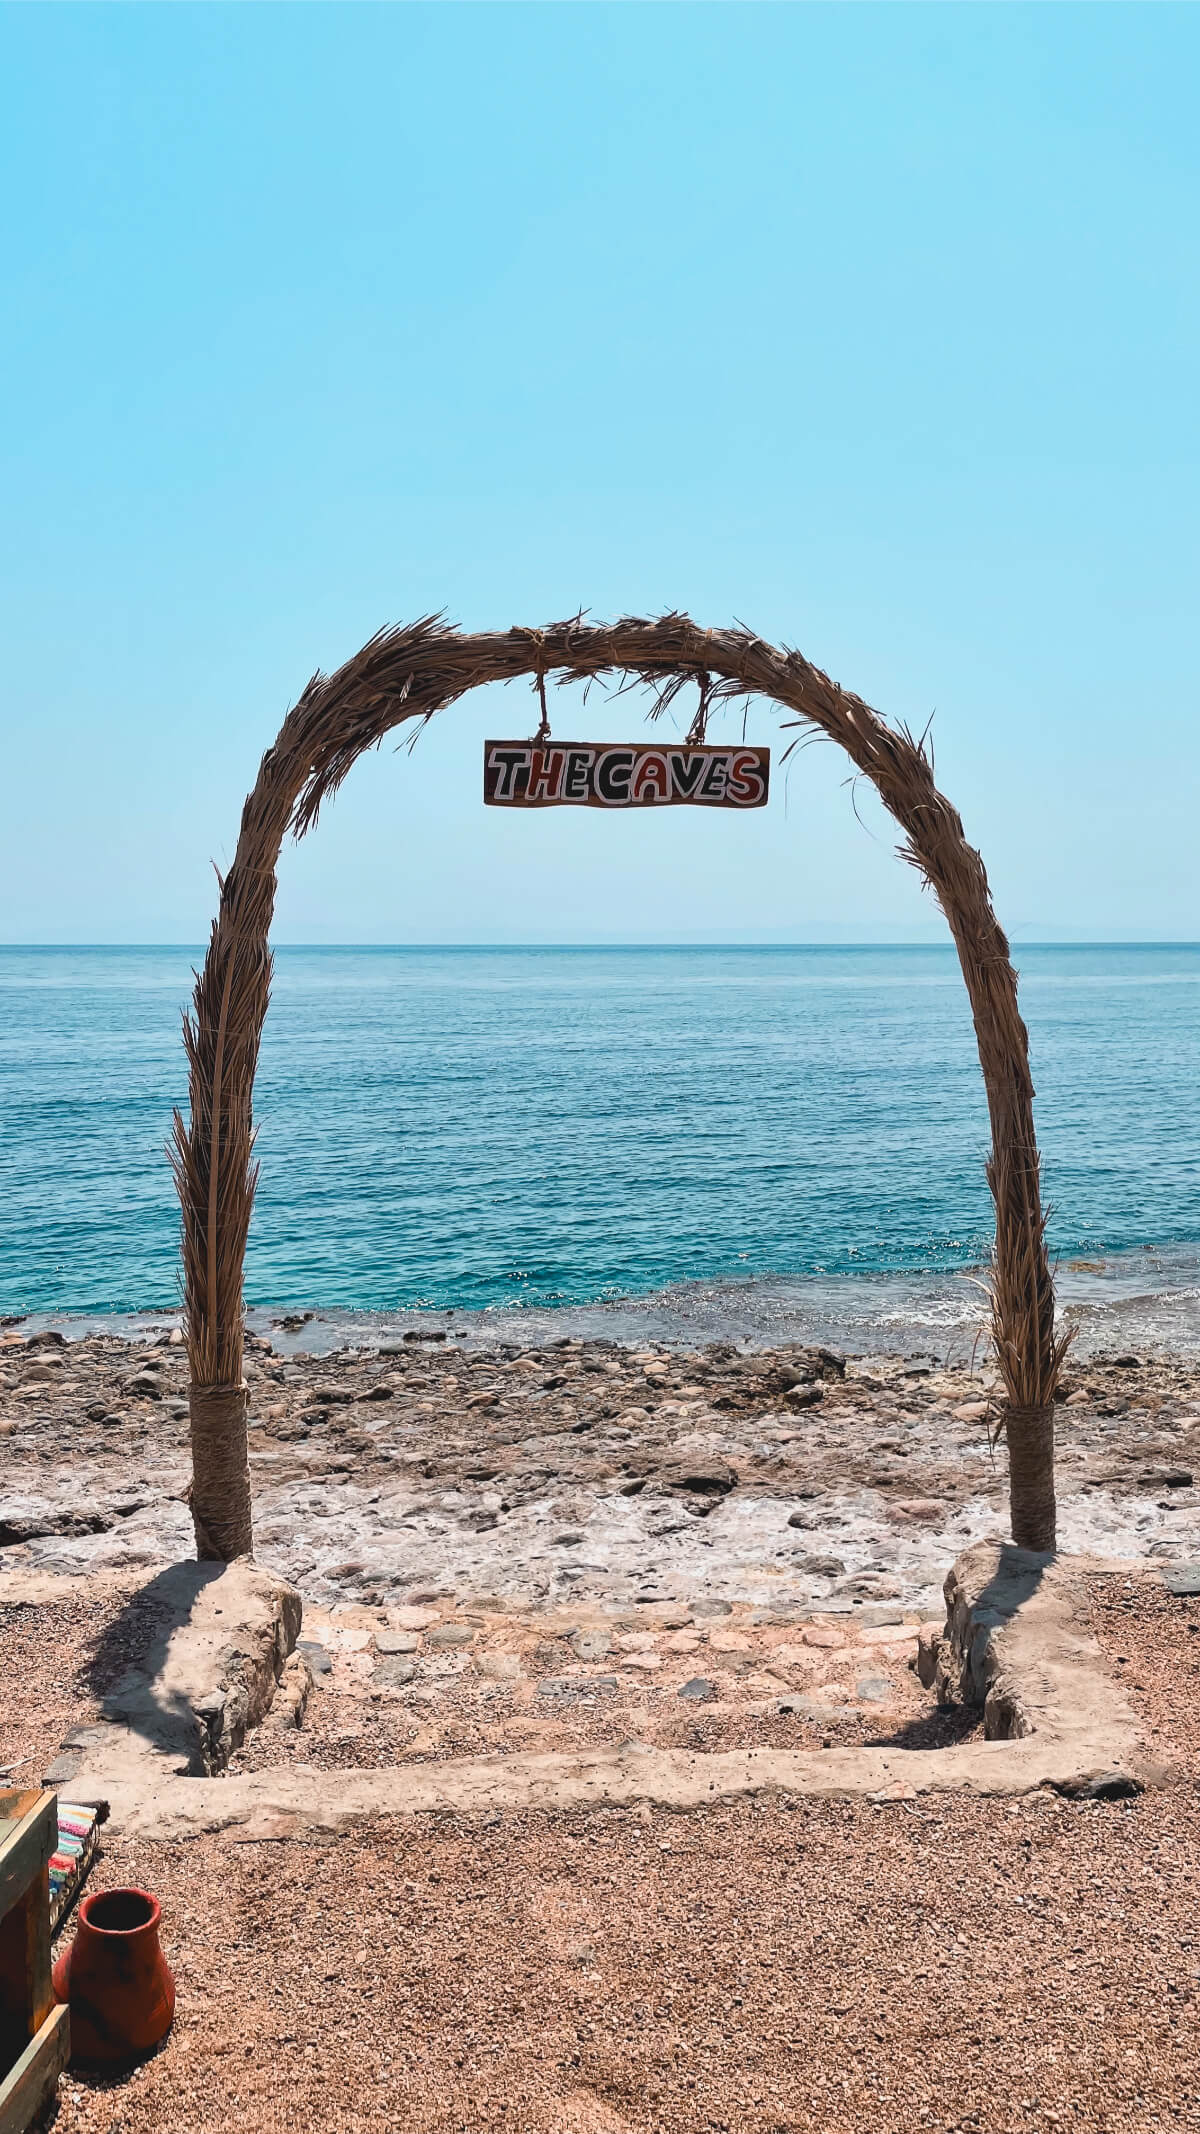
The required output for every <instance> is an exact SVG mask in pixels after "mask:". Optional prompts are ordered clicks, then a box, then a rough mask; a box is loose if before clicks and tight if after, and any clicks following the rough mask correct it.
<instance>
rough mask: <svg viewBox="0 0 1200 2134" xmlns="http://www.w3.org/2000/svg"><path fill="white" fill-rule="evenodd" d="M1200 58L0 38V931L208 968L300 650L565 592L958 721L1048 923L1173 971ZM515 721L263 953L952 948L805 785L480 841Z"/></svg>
mask: <svg viewBox="0 0 1200 2134" xmlns="http://www.w3.org/2000/svg"><path fill="white" fill-rule="evenodd" d="M1198 63H1200V11H1197V10H1196V9H1194V8H1186V7H1185V8H1175V7H1172V6H1153V7H1151V6H1145V5H1141V4H1139V5H1136V6H1133V7H1124V6H1120V5H1114V6H1106V7H1073V6H1040V5H1039V6H1033V7H1023V6H1007V7H1000V8H992V7H990V6H986V5H981V6H969V7H966V6H964V7H945V6H935V7H932V8H925V7H922V6H905V5H889V6H884V7H880V8H877V7H874V6H871V5H863V6H833V7H822V6H812V7H791V6H786V5H779V6H766V7H759V6H756V5H736V6H720V5H711V6H693V5H672V6H662V7H660V6H657V5H653V4H649V5H647V4H639V5H625V6H616V7H607V6H589V5H576V6H531V7H524V6H516V7H510V6H506V5H502V4H500V5H485V6H472V5H442V6H434V7H423V6H403V7H390V6H368V7H363V8H359V7H357V6H354V5H339V6H333V7H323V6H319V5H316V6H305V7H299V8H293V7H291V6H288V5H273V6H264V7H259V6H254V5H242V6H238V7H235V8H226V7H222V6H207V7H202V8H194V7H191V6H187V5H180V6H172V7H154V6H139V7H97V8H82V9H78V8H75V7H73V6H70V5H60V6H54V7H24V6H18V7H14V8H9V9H8V10H6V11H5V12H4V13H3V15H2V16H0V164H2V166H3V195H2V197H3V200H4V210H3V256H4V271H3V277H2V299H0V300H2V302H3V305H4V310H5V318H4V320H3V332H2V334H0V370H2V374H3V386H4V409H5V420H4V422H3V425H2V426H0V493H2V494H3V497H4V509H3V513H2V515H0V541H2V542H3V549H4V554H3V567H2V570H0V601H2V604H3V631H4V648H5V649H4V662H3V679H2V681H0V691H2V700H0V727H2V734H0V738H2V740H3V761H4V765H5V774H4V777H3V780H2V782H0V892H2V895H0V938H3V939H7V940H10V941H21V940H25V941H32V940H46V941H54V940H61V941H70V940H75V941H78V940H97V941H99V940H114V941H138V940H156V941H169V940H182V941H195V940H198V939H200V938H201V937H202V936H203V934H204V933H205V931H206V930H207V925H208V921H209V918H210V916H211V911H212V906H213V897H214V886H215V885H214V882H213V877H212V872H211V867H210V861H211V860H213V859H215V860H216V861H218V863H223V862H224V861H226V860H227V859H228V858H229V856H230V854H231V851H232V842H233V838H234V835H235V832H236V824H237V818H238V813H239V809H240V806H241V801H242V797H243V794H244V792H245V789H246V786H247V784H248V783H249V782H250V780H251V778H252V777H253V773H254V768H255V765H256V762H257V759H258V756H259V755H260V753H261V752H262V749H263V748H264V747H265V746H266V745H267V744H268V742H269V741H270V739H271V737H272V735H273V733H274V730H275V728H276V726H277V724H278V722H279V719H280V718H281V717H282V715H283V712H284V711H285V709H286V707H287V705H288V704H289V702H290V701H291V700H292V699H293V698H294V697H295V695H296V693H297V692H298V690H299V689H300V688H301V687H302V686H303V684H304V682H305V680H306V679H307V677H308V676H309V675H310V674H311V673H312V671H313V670H314V669H315V668H317V667H330V666H333V665H336V664H337V662H338V661H339V660H341V659H343V658H344V657H346V656H347V655H348V654H349V653H350V652H352V651H353V650H354V649H355V648H356V647H357V645H358V644H359V643H360V642H361V641H362V640H363V639H364V638H365V637H366V636H368V635H369V634H370V633H371V632H372V631H373V630H374V629H376V628H377V627H378V626H379V625H380V624H381V623H383V622H386V621H390V620H397V619H401V618H404V617H406V616H410V615H413V614H416V613H418V612H421V611H424V610H426V609H429V608H441V607H444V608H446V609H448V610H449V612H450V613H451V615H452V616H453V617H454V618H455V619H456V620H458V621H460V622H461V623H462V624H463V625H464V626H466V627H483V626H489V627H490V626H495V625H504V624H507V623H509V622H517V621H519V622H523V623H537V622H540V621H543V620H546V619H549V618H551V617H555V616H559V615H562V614H565V613H569V612H571V611H573V610H574V609H575V608H576V607H578V606H580V605H583V606H585V607H587V608H589V609H590V610H591V611H592V612H593V613H594V614H596V615H600V616H603V615H607V614H612V613H615V612H619V611H625V612H627V611H631V610H632V611H638V612H643V613H644V612H648V611H653V610H655V609H658V608H661V607H666V606H672V605H679V606H683V607H687V608H689V609H690V610H691V611H692V612H693V613H694V614H695V615H696V616H697V617H698V619H700V620H702V621H703V622H706V623H716V622H723V621H725V620H727V619H728V618H730V617H731V616H735V615H736V616H738V617H741V618H743V619H744V620H746V621H748V622H750V623H752V624H753V626H754V627H755V628H756V629H757V630H759V631H760V632H761V633H762V634H764V635H766V636H770V637H775V638H782V639H786V640H787V641H788V642H790V643H794V644H798V645H799V646H800V647H801V648H802V649H803V650H804V651H805V652H806V653H807V654H808V655H809V656H810V657H812V658H814V659H816V660H817V661H819V662H820V663H821V664H822V665H824V666H825V667H827V668H828V669H829V670H830V671H831V672H832V673H834V674H835V675H837V676H838V678H839V679H840V680H842V681H844V682H845V683H846V684H847V685H849V686H850V687H852V688H855V689H857V690H859V691H860V692H861V693H862V694H864V695H866V696H867V697H869V698H870V700H871V701H872V702H873V703H875V704H876V705H877V706H878V707H879V708H880V709H881V710H882V711H883V712H884V713H885V714H887V715H889V716H892V717H895V718H898V719H905V720H908V721H909V722H916V723H919V725H921V726H924V724H925V722H926V719H927V718H928V716H929V714H930V712H936V719H935V725H934V735H935V739H936V744H937V764H938V772H939V776H940V779H941V781H942V783H943V784H944V786H945V788H946V789H947V790H948V791H949V792H950V794H951V795H952V797H953V798H954V799H955V800H956V801H957V803H958V804H959V806H960V807H961V809H962V811H963V814H964V816H965V819H966V822H967V827H968V830H969V832H970V834H971V835H972V836H973V838H974V839H975V840H976V841H977V842H978V843H979V845H980V846H981V848H982V850H983V852H984V855H985V858H986V859H987V862H988V865H989V869H990V872H991V875H992V879H993V885H994V889H995V893H996V898H997V903H998V906H999V909H1000V912H1001V916H1002V917H1003V918H1004V920H1005V921H1006V923H1008V924H1009V926H1010V927H1011V929H1012V930H1013V932H1014V934H1016V935H1017V936H1018V937H1019V936H1022V935H1025V936H1029V935H1036V934H1040V935H1042V936H1043V937H1045V936H1050V937H1052V938H1070V937H1078V936H1087V935H1091V936H1092V937H1099V938H1113V937H1137V936H1145V937H1150V938H1160V939H1161V938H1192V939H1194V938H1196V937H1197V936H1200V857H1198V854H1200V839H1198V838H1197V836H1196V834H1195V821H1194V816H1195V809H1196V797H1197V793H1198V791H1200V777H1198V771H1200V760H1198V759H1200V718H1198V710H1200V702H1198V698H1200V692H1198V689H1197V680H1198V672H1200V655H1198V651H1197V629H1196V584H1197V560H1198V559H1197V506H1196V495H1197V460H1198V451H1197V443H1198V437H1197V431H1198V424H1197V400H1198V396H1197V390H1196V380H1197V378H1198V377H1200V349H1198V346H1197V342H1198V338H1200V337H1198V332H1197V326H1198V310H1200V298H1198V291H1200V276H1198V274H1197V257H1196V255H1197V249H1198V244H1200V236H1198V233H1200V200H1198V198H1197V194H1198V190H1200V188H1198V185H1197V176H1198V166H1200V140H1198V135H1197V129H1196V126H1195V123H1194V120H1195V113H1194V96H1195V83H1196V79H1197V68H1198ZM554 709H555V716H556V726H557V729H558V731H560V732H562V733H568V732H572V731H573V732H575V733H577V734H579V733H587V734H588V735H609V736H612V737H614V738H616V737H624V736H625V735H626V734H627V732H628V731H629V730H631V728H635V727H636V721H635V720H634V718H633V713H632V707H631V706H630V703H629V700H628V699H626V700H623V702H622V703H621V704H620V705H615V706H611V707H608V708H603V707H598V706H597V702H596V699H595V697H593V699H592V700H591V703H590V705H589V709H588V712H587V714H583V713H581V712H579V711H578V710H577V709H574V708H571V707H569V706H568V705H567V704H565V703H562V702H559V703H556V704H555V707H554ZM530 725H531V710H530V705H529V702H528V699H527V698H526V697H525V696H524V695H523V694H520V695H518V694H515V693H512V692H510V693H508V694H502V695H500V696H499V697H498V698H497V697H496V696H493V697H491V698H490V699H489V698H488V697H487V696H486V695H483V694H481V695H478V696H476V697H475V698H474V699H471V700H469V701H468V703H467V704H466V705H464V706H462V707H460V708H458V709H456V710H454V711H453V712H451V713H450V714H448V715H447V717H446V718H445V719H444V720H442V721H440V722H438V723H437V724H436V725H435V727H434V728H433V729H431V730H430V732H429V733H428V734H427V735H426V736H425V738H424V739H423V740H422V742H421V744H420V747H419V749H418V751H417V752H416V754H415V755H414V756H412V757H409V756H407V755H400V756H396V755H394V754H392V753H390V752H385V753H384V754H383V755H382V756H381V757H378V758H376V757H372V758H370V759H368V760H367V761H366V762H365V763H363V764H362V765H360V766H359V767H358V768H357V770H356V772H355V773H354V775H353V776H352V778H351V780H350V782H349V784H348V785H347V787H346V789H345V790H344V792H343V793H342V795H341V796H340V798H339V799H338V801H337V803H336V805H335V806H334V807H333V808H331V810H330V811H329V813H328V815H327V816H326V817H325V818H324V819H323V821H322V823H321V826H320V828H319V830H318V831H317V833H316V834H315V835H314V836H313V837H312V838H311V839H309V840H308V841H307V842H306V843H305V845H304V846H303V847H301V848H300V849H299V850H298V851H295V852H293V853H291V854H289V855H288V856H287V858H286V859H285V863H284V868H283V873H282V878H281V895H280V903H279V914H278V927H277V937H278V938H279V939H280V940H293V941H297V940H300V941H338V940H361V941H389V940H392V941H405V940H417V941H420V940H425V941H429V940H438V939H446V940H476V941H478V940H519V939H558V940H569V939H583V940H588V939H612V940H623V939H627V940H637V939H655V940H672V939H683V940H727V939H732V940H736V939H751V940H753V939H766V940H780V939H782V940H788V939H796V940H805V939H823V938H831V937H832V938H838V937H847V936H848V937H851V938H854V937H857V938H863V939H886V938H893V937H909V938H917V939H922V938H935V937H936V936H937V935H938V933H939V932H940V930H941V929H940V922H939V921H938V920H937V917H936V914H934V913H932V912H931V910H930V908H929V906H928V903H927V902H926V900H924V899H923V898H922V896H921V894H920V892H919V889H918V887H917V885H916V884H915V882H914V881H913V880H912V879H911V877H910V875H909V873H908V870H906V869H904V868H902V867H901V866H899V865H898V863H897V862H896V860H895V859H894V858H893V856H892V853H891V849H890V842H889V828H888V825H887V822H886V819H885V818H883V817H882V816H881V815H880V814H879V813H878V811H875V810H873V809H872V807H871V804H870V800H869V797H868V796H864V795H862V794H861V793H860V795H859V796H858V800H859V812H860V813H861V814H862V816H863V819H864V822H863V826H860V824H859V822H858V821H857V820H856V817H855V812H854V809H853V807H852V804H851V794H850V792H849V790H848V788H847V786H846V784H845V766H844V765H843V764H842V763H841V762H840V761H839V760H838V758H837V757H836V755H835V754H834V752H833V751H831V750H830V749H828V748H824V747H822V748H813V749H810V750H808V751H806V752H805V753H804V754H803V755H802V756H801V757H800V758H799V759H798V760H797V761H796V762H795V764H794V766H793V768H792V771H791V775H790V777H789V778H788V779H787V780H786V781H785V780H783V779H782V778H781V779H780V780H779V782H778V789H777V797H776V800H775V802H774V804H773V805H772V807H771V808H770V809H769V810H768V811H767V812H766V814H760V815H757V816H751V817H748V818H746V819H745V820H738V819H734V818H730V817H717V818H715V819H714V818H710V817H707V816H705V815H702V814H701V813H699V811H695V812H692V811H686V810H679V811H675V812H674V813H672V814H671V815H670V816H668V817H665V818H664V817H658V818H655V817H651V818H649V819H644V818H639V819H637V820H629V819H626V818H620V819H613V818H611V817H607V816H605V817H602V818H598V817H596V816H593V815H591V814H589V813H585V812H583V811H579V812H576V811H553V812H551V813H549V814H546V815H542V816H538V817H532V818H525V817H521V816H515V817H512V816H507V815H503V814H499V813H494V812H490V811H489V812H488V813H487V814H485V813H484V811H483V809H482V806H481V803H480V763H479V757H480V741H481V739H482V737H483V735H484V733H485V732H493V733H494V732H498V731H513V732H516V733H523V732H526V731H528V730H529V727H530ZM770 731H771V722H770V719H769V718H768V717H767V716H766V715H765V714H764V715H763V716H762V717H760V718H759V720H758V722H757V727H756V732H757V735H758V737H759V738H763V739H768V738H770Z"/></svg>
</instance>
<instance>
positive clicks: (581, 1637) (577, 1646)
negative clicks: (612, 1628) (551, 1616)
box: [570, 1630, 613, 1660]
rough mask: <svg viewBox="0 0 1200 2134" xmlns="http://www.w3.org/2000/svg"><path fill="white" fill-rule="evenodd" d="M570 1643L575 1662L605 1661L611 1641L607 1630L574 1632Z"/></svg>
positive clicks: (610, 1649)
mask: <svg viewBox="0 0 1200 2134" xmlns="http://www.w3.org/2000/svg"><path fill="white" fill-rule="evenodd" d="M570 1643H571V1649H572V1651H573V1652H574V1654H575V1657H576V1659H577V1660H606V1659H607V1658H608V1655H609V1653H610V1652H611V1651H612V1643H613V1641H612V1638H611V1637H610V1635H609V1633H608V1631H607V1630H576V1631H574V1632H573V1633H572V1636H571V1640H570Z"/></svg>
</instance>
